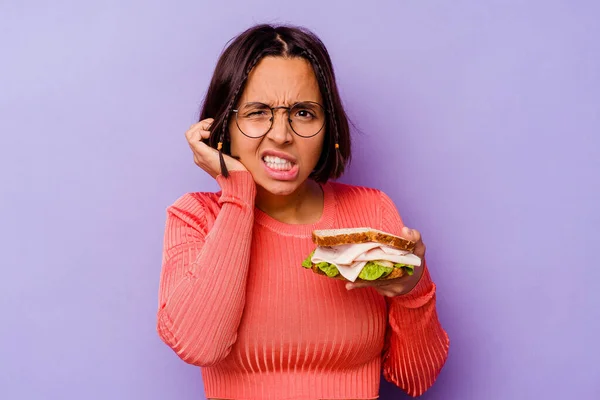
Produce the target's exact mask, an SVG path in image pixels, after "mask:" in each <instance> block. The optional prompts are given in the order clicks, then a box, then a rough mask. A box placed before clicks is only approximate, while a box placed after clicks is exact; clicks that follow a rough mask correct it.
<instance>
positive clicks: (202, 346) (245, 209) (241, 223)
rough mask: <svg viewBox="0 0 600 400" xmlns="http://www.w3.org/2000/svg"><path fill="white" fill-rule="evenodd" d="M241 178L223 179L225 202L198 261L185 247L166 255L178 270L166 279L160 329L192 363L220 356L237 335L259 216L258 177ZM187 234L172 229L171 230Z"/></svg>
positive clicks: (169, 264) (211, 361)
mask: <svg viewBox="0 0 600 400" xmlns="http://www.w3.org/2000/svg"><path fill="white" fill-rule="evenodd" d="M232 178H233V175H232ZM239 178H240V177H239V176H237V177H236V178H234V179H232V180H231V181H230V180H229V179H228V180H227V181H225V182H221V184H222V185H223V186H222V187H223V195H222V196H221V198H220V203H221V204H222V207H221V209H220V211H219V213H218V215H217V218H216V220H215V223H214V225H213V226H212V228H211V229H210V231H209V232H208V234H207V235H206V237H205V238H204V242H203V244H202V246H201V249H200V251H199V253H198V254H197V257H196V258H195V259H194V260H193V262H191V263H186V252H185V251H184V252H181V253H179V252H178V253H176V255H174V256H172V257H171V258H170V259H167V260H166V261H165V263H166V265H165V270H167V271H173V269H178V270H179V271H178V272H176V273H173V274H170V275H169V276H173V277H176V278H175V279H173V280H171V281H170V282H167V279H165V280H164V281H163V282H162V283H161V286H163V285H164V286H165V287H164V288H162V287H161V290H164V291H165V292H168V293H165V295H164V297H163V298H162V300H161V305H160V310H159V315H158V332H159V334H160V336H161V338H162V339H163V341H165V343H167V344H168V345H169V346H170V347H171V348H173V350H174V351H175V352H176V353H177V354H178V355H179V356H180V357H181V358H182V359H183V360H184V361H186V362H188V363H190V364H195V365H211V364H214V363H216V362H218V361H220V360H221V359H223V358H224V357H226V356H227V354H228V353H229V350H230V348H231V346H232V345H233V344H234V343H235V341H236V338H237V328H238V326H239V322H240V319H241V316H242V312H243V308H244V302H245V291H246V277H247V272H248V265H249V261H250V260H249V258H250V245H251V237H252V227H253V222H254V213H253V210H254V191H253V189H252V188H253V187H252V186H251V185H250V183H252V184H253V182H249V181H248V180H247V179H245V180H244V179H239ZM246 178H247V177H246ZM230 179H231V178H230ZM235 179H237V181H236V180H235ZM250 179H251V177H250ZM236 184H237V185H238V186H237V187H232V185H236ZM188 234H189V233H188V232H186V231H185V230H184V229H181V230H178V229H173V230H172V232H170V233H169V234H168V235H175V236H176V235H188ZM174 240H175V241H184V239H174ZM186 264H187V265H186Z"/></svg>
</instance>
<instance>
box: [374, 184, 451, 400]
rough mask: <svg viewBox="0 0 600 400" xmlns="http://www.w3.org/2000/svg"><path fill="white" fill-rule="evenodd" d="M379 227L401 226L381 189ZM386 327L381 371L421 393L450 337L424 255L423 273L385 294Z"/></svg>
mask: <svg viewBox="0 0 600 400" xmlns="http://www.w3.org/2000/svg"><path fill="white" fill-rule="evenodd" d="M381 219H382V221H381V222H382V224H381V226H382V228H381V229H382V230H384V231H387V232H390V233H394V234H397V235H400V233H401V230H402V227H403V226H404V224H403V222H402V219H401V218H400V215H399V214H398V212H397V210H396V207H395V206H394V204H393V202H392V200H391V199H390V198H389V197H388V196H387V195H385V194H383V193H382V210H381ZM386 301H387V303H388V308H389V327H388V335H387V338H386V346H385V350H384V355H383V374H384V377H385V379H386V380H387V381H389V382H392V383H394V384H395V385H396V386H398V387H400V388H401V389H402V390H404V391H405V392H406V393H408V394H409V395H410V396H414V397H416V396H420V395H422V394H423V393H424V392H425V391H426V390H427V389H429V388H430V387H431V386H432V385H433V383H434V382H435V380H436V379H437V377H438V375H439V373H440V371H441V369H442V367H443V366H444V364H445V362H446V359H447V358H448V349H449V345H450V341H449V338H448V335H447V333H446V332H445V331H444V329H443V328H442V326H441V324H440V322H439V320H438V316H437V311H436V305H435V302H436V296H435V284H434V283H433V281H432V280H431V276H430V275H429V271H428V269H427V263H426V261H425V259H423V274H422V276H421V279H420V280H419V282H418V283H417V285H416V286H415V287H414V288H413V289H412V290H411V291H410V292H409V293H407V294H405V295H401V296H396V297H392V298H389V297H386Z"/></svg>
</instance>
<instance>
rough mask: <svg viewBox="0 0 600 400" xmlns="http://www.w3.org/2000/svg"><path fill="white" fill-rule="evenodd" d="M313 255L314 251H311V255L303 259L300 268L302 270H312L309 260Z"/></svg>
mask: <svg viewBox="0 0 600 400" xmlns="http://www.w3.org/2000/svg"><path fill="white" fill-rule="evenodd" d="M313 254H315V251H314V250H313V251H312V253H310V254H309V255H308V257H306V259H305V260H304V261H302V266H303V267H304V268H312V265H313V263H312V261H311V258H312V256H313Z"/></svg>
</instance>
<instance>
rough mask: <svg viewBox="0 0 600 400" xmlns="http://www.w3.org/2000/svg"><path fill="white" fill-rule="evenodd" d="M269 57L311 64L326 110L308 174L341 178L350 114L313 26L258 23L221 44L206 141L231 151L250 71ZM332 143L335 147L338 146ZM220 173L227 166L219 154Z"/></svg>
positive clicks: (206, 113) (206, 114) (204, 114)
mask: <svg viewBox="0 0 600 400" xmlns="http://www.w3.org/2000/svg"><path fill="white" fill-rule="evenodd" d="M267 56H279V57H301V58H304V59H306V60H308V62H310V64H311V65H312V67H313V70H314V72H315V76H316V78H317V81H318V82H319V88H320V90H321V96H322V97H323V101H324V102H325V104H324V106H325V110H326V125H325V127H326V136H325V140H324V145H323V151H322V152H321V157H320V158H319V161H318V162H317V166H316V167H315V169H314V171H312V173H311V175H310V178H312V179H314V180H315V181H317V182H322V183H324V182H327V180H328V179H336V178H339V177H340V176H341V175H342V173H343V172H344V169H345V168H346V166H347V165H348V163H349V161H350V155H351V143H350V142H351V141H350V127H349V124H348V117H347V116H346V112H345V111H344V108H343V106H342V102H341V99H340V95H339V93H338V89H337V85H336V82H335V74H334V71H333V65H332V63H331V59H330V57H329V53H328V52H327V49H326V48H325V45H324V44H323V42H322V41H321V40H320V39H319V38H318V37H317V36H316V35H315V34H314V33H312V32H311V31H309V30H307V29H305V28H301V27H296V26H273V25H266V24H261V25H256V26H253V27H251V28H250V29H248V30H246V31H244V32H243V33H241V34H240V35H238V36H237V37H235V38H234V39H233V40H232V41H231V42H230V43H229V44H228V46H227V47H226V48H225V50H224V51H223V53H222V54H221V56H220V57H219V60H218V62H217V65H216V67H215V71H214V73H213V77H212V80H211V82H210V86H209V88H208V92H207V93H206V97H205V99H204V104H203V106H202V110H201V112H200V120H203V119H205V118H214V122H213V124H212V126H211V128H210V130H211V135H210V138H209V139H208V141H207V143H208V145H209V146H211V147H214V148H217V144H218V143H219V142H222V143H223V149H222V151H223V153H225V154H230V143H229V132H228V129H227V128H228V123H229V118H230V116H231V112H232V110H233V109H234V107H235V106H236V104H237V102H238V101H239V97H240V96H241V93H242V92H243V90H244V85H245V83H246V80H247V78H248V75H249V74H250V72H251V71H252V69H253V68H254V67H255V66H256V64H258V62H259V61H260V60H261V59H262V58H264V57H267ZM336 143H337V144H338V145H339V148H336ZM221 173H222V174H223V176H225V177H227V176H228V173H227V168H226V167H225V163H224V162H223V160H222V159H221Z"/></svg>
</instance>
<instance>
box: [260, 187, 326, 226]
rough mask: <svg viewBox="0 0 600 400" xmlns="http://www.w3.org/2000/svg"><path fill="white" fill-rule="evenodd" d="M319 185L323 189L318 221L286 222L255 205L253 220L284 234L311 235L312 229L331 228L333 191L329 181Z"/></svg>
mask: <svg viewBox="0 0 600 400" xmlns="http://www.w3.org/2000/svg"><path fill="white" fill-rule="evenodd" d="M319 186H320V187H321V190H322V191H323V213H322V214H321V218H319V220H318V221H316V222H314V223H312V224H288V223H285V222H281V221H279V220H277V219H275V218H273V217H271V216H270V215H269V214H267V213H266V212H264V211H262V210H260V209H259V208H258V207H256V206H255V207H254V220H255V221H256V223H258V224H259V225H262V226H264V227H266V228H268V229H270V230H272V231H275V232H277V233H279V234H282V235H286V236H311V235H312V231H314V230H317V229H328V228H331V226H332V225H333V220H334V216H335V206H336V201H335V193H334V191H333V188H332V187H331V184H330V183H329V182H327V183H324V184H322V183H319Z"/></svg>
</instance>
